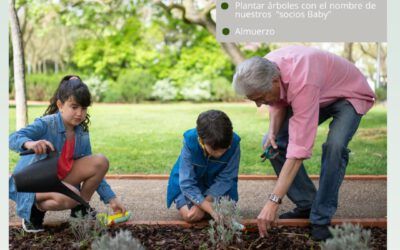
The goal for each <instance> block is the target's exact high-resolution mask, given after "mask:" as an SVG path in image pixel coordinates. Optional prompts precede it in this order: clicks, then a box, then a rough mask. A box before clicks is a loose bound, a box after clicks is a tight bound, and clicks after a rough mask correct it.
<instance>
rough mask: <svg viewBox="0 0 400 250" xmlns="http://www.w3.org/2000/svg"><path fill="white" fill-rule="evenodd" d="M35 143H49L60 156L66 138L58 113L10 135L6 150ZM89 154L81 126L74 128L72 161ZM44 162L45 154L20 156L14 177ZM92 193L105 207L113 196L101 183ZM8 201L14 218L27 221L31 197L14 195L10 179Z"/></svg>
mask: <svg viewBox="0 0 400 250" xmlns="http://www.w3.org/2000/svg"><path fill="white" fill-rule="evenodd" d="M37 140H47V141H49V142H51V143H52V144H53V145H54V147H55V149H56V150H57V152H58V153H59V154H60V152H61V150H62V147H63V146H64V142H65V140H66V135H65V127H64V123H63V121H62V118H61V114H60V113H59V112H57V113H56V114H52V115H47V116H44V117H41V118H37V119H35V121H34V122H33V123H32V124H30V125H28V126H27V127H26V128H23V129H20V130H18V131H16V132H14V133H12V134H11V135H10V137H9V147H10V149H11V150H14V151H16V152H18V153H20V152H22V151H24V150H25V149H24V148H23V145H24V143H25V142H27V141H37ZM91 154H92V149H91V146H90V139H89V133H88V132H85V131H83V128H82V127H81V126H76V127H75V151H74V159H75V160H76V159H79V158H81V157H84V156H87V155H91ZM44 158H46V154H42V155H36V154H31V155H26V156H21V157H20V160H19V161H18V163H17V165H16V167H15V169H14V173H17V172H19V171H21V170H23V169H24V168H26V167H27V166H29V165H30V164H32V163H34V162H36V161H38V160H41V159H44ZM96 191H97V193H98V194H99V196H100V199H101V200H102V201H103V202H104V203H108V202H109V201H110V200H111V199H112V198H114V197H115V193H114V192H113V191H112V190H111V187H110V186H109V185H108V183H107V182H106V181H105V180H104V179H103V180H102V181H101V183H100V185H99V187H98V188H97V190H96ZM9 198H10V199H12V200H13V201H15V202H16V204H17V215H18V216H19V217H21V218H24V219H25V220H28V221H29V218H30V215H31V208H32V205H33V204H34V202H35V193H25V192H24V193H22V192H17V190H16V187H15V183H14V179H13V178H12V177H10V178H9Z"/></svg>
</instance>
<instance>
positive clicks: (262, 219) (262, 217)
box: [257, 201, 279, 237]
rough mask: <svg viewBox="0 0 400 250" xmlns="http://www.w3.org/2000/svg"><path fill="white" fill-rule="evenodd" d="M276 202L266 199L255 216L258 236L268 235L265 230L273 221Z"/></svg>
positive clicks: (276, 208)
mask: <svg viewBox="0 0 400 250" xmlns="http://www.w3.org/2000/svg"><path fill="white" fill-rule="evenodd" d="M278 207H279V206H278V204H276V203H274V202H272V201H267V203H266V204H265V206H264V208H263V209H262V210H261V212H260V214H259V215H258V216H257V226H258V232H259V234H260V237H265V236H266V235H268V232H267V230H268V229H270V228H271V226H272V225H273V224H274V223H275V220H276V212H277V211H278Z"/></svg>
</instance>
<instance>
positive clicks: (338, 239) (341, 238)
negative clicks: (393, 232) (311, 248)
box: [321, 224, 371, 250]
mask: <svg viewBox="0 0 400 250" xmlns="http://www.w3.org/2000/svg"><path fill="white" fill-rule="evenodd" d="M329 230H330V231H331V233H332V236H333V238H331V239H328V240H326V241H325V242H323V243H322V244H321V249H324V250H342V249H346V250H347V249H348V250H367V249H371V248H370V246H369V241H370V238H371V231H370V230H363V229H362V228H361V227H360V225H353V224H343V225H342V226H335V228H332V227H331V228H329Z"/></svg>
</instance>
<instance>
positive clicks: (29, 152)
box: [19, 146, 51, 156]
mask: <svg viewBox="0 0 400 250" xmlns="http://www.w3.org/2000/svg"><path fill="white" fill-rule="evenodd" d="M46 149H47V153H50V152H51V149H50V147H49V146H46ZM34 153H35V151H34V150H33V149H28V150H25V151H22V152H21V153H19V155H20V156H23V155H31V154H34Z"/></svg>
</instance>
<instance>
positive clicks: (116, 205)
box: [109, 197, 126, 213]
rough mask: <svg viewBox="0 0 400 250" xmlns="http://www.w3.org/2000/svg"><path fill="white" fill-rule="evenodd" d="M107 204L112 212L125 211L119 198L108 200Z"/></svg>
mask: <svg viewBox="0 0 400 250" xmlns="http://www.w3.org/2000/svg"><path fill="white" fill-rule="evenodd" d="M109 206H110V208H111V209H112V210H113V211H114V213H125V212H126V208H125V206H124V205H122V203H121V202H120V200H119V199H118V198H117V197H115V198H113V199H111V200H110V202H109Z"/></svg>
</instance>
